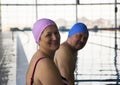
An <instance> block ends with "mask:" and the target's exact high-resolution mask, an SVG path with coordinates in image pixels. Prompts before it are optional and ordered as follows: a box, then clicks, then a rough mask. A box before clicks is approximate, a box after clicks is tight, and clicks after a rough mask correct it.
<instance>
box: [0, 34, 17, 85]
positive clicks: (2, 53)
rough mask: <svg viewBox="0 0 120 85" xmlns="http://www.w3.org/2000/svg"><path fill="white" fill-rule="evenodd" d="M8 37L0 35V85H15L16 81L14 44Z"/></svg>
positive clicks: (8, 35)
mask: <svg viewBox="0 0 120 85" xmlns="http://www.w3.org/2000/svg"><path fill="white" fill-rule="evenodd" d="M10 35H11V34H10V33H8V34H1V33H0V85H15V83H13V82H15V81H16V80H15V78H14V75H16V74H15V65H16V64H15V54H14V44H13V42H12V40H11V37H10ZM12 72H13V73H12Z"/></svg>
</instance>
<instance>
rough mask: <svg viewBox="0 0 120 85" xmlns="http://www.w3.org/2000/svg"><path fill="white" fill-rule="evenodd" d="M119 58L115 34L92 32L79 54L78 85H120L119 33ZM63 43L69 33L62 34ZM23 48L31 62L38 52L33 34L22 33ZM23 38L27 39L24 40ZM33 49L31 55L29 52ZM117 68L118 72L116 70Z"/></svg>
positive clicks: (119, 47)
mask: <svg viewBox="0 0 120 85" xmlns="http://www.w3.org/2000/svg"><path fill="white" fill-rule="evenodd" d="M117 34H118V35H117V36H118V38H117V44H118V48H117V51H116V52H117V56H115V48H114V47H115V40H114V37H115V36H114V32H112V31H100V32H90V36H89V39H88V42H87V44H86V46H85V47H84V48H83V49H82V50H80V51H79V52H78V61H77V68H76V72H75V78H76V80H75V81H76V85H119V84H120V79H119V76H120V43H119V42H120V32H118V33H117ZM60 35H61V43H62V42H64V41H65V40H66V38H67V35H68V33H67V32H61V33H60ZM19 36H20V37H21V40H22V43H23V45H24V46H23V47H24V49H25V53H26V55H27V59H28V61H30V59H31V57H32V55H33V53H34V52H35V50H36V44H35V42H34V39H33V36H32V33H31V32H25V33H20V35H19ZM23 36H24V38H25V37H26V38H25V39H23ZM29 48H32V49H31V53H30V52H29V51H30V50H29V51H28V49H29ZM116 68H117V70H116Z"/></svg>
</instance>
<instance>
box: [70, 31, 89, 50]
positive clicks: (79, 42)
mask: <svg viewBox="0 0 120 85" xmlns="http://www.w3.org/2000/svg"><path fill="white" fill-rule="evenodd" d="M87 40H88V35H87V33H77V34H74V35H72V36H71V44H72V47H73V48H74V49H75V50H80V49H82V48H83V47H84V46H85V44H86V42H87Z"/></svg>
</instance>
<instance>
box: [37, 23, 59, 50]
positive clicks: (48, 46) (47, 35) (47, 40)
mask: <svg viewBox="0 0 120 85" xmlns="http://www.w3.org/2000/svg"><path fill="white" fill-rule="evenodd" d="M39 45H40V48H43V49H44V50H46V51H47V50H49V51H56V50H57V49H58V48H59V46H60V34H59V31H58V28H57V27H56V26H55V25H50V26H48V27H46V28H45V30H44V31H43V33H42V35H41V37H40V40H39Z"/></svg>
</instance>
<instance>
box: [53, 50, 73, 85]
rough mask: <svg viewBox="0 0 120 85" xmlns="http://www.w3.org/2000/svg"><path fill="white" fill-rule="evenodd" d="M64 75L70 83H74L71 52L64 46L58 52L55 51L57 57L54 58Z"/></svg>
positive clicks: (71, 84)
mask: <svg viewBox="0 0 120 85" xmlns="http://www.w3.org/2000/svg"><path fill="white" fill-rule="evenodd" d="M54 61H55V63H56V65H57V67H58V69H59V71H60V73H61V75H62V77H65V78H66V79H67V80H68V82H69V85H74V73H73V71H72V68H73V67H71V66H73V65H71V64H72V63H71V62H72V60H71V53H69V51H68V50H66V49H64V48H59V50H57V52H56V53H55V59H54Z"/></svg>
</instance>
